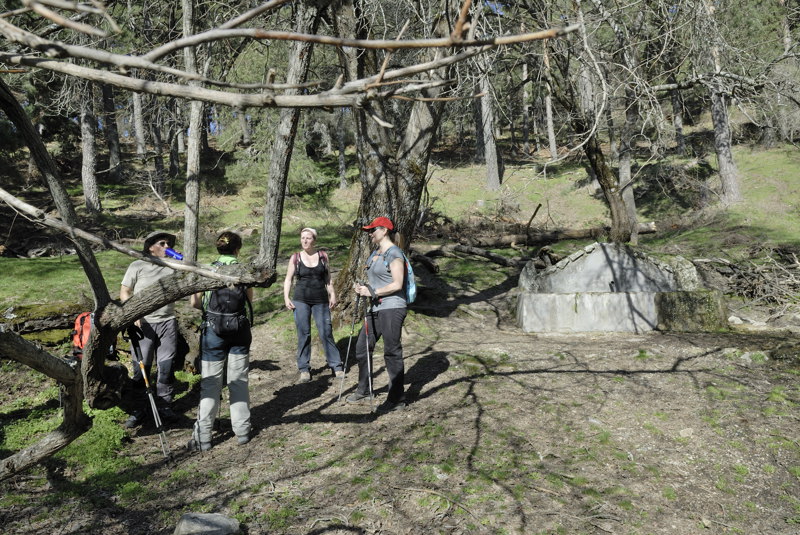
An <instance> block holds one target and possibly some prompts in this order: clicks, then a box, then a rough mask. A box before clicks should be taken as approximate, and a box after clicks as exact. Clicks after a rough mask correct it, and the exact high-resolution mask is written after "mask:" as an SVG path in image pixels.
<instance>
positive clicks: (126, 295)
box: [119, 284, 133, 303]
mask: <svg viewBox="0 0 800 535" xmlns="http://www.w3.org/2000/svg"><path fill="white" fill-rule="evenodd" d="M131 297H133V288H130V287H128V286H125V285H124V284H123V285H122V286H120V288H119V300H120V301H122V302H123V303H124V302H125V301H127V300H128V299H130V298H131Z"/></svg>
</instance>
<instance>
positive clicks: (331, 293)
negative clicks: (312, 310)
mask: <svg viewBox="0 0 800 535" xmlns="http://www.w3.org/2000/svg"><path fill="white" fill-rule="evenodd" d="M325 289H326V290H327V291H328V308H330V309H331V310H333V307H335V306H336V290H334V289H333V281H332V280H331V276H330V274H328V280H327V282H326V284H325Z"/></svg>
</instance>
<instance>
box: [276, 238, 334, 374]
mask: <svg viewBox="0 0 800 535" xmlns="http://www.w3.org/2000/svg"><path fill="white" fill-rule="evenodd" d="M316 243H317V231H316V230H314V229H313V228H308V227H307V228H304V229H303V230H301V231H300V247H301V248H302V250H301V251H300V252H297V253H294V254H293V255H292V256H291V258H289V265H288V266H287V268H286V278H285V279H284V281H283V301H284V303H285V305H286V308H288V309H289V310H291V311H293V312H294V323H295V326H296V327H297V369H298V370H299V372H300V378H299V382H301V383H307V382H309V381H310V380H311V316H312V315H313V316H314V323H316V325H317V331H318V332H319V337H320V341H321V342H322V346H323V348H324V351H325V359H326V360H327V363H328V367H330V368H331V370H332V371H333V373H334V375H335V376H336V377H341V376H342V375H344V371H343V367H342V359H341V356H340V355H339V349H338V348H337V347H336V342H335V341H334V340H333V327H332V326H331V309H332V308H333V307H335V306H336V293H335V292H334V290H333V282H332V281H331V275H330V270H329V269H328V256H327V255H326V254H325V252H324V251H317V250H316ZM294 279H297V282H296V284H295V289H294V295H293V297H292V299H290V298H289V293H290V291H291V289H292V281H293V280H294Z"/></svg>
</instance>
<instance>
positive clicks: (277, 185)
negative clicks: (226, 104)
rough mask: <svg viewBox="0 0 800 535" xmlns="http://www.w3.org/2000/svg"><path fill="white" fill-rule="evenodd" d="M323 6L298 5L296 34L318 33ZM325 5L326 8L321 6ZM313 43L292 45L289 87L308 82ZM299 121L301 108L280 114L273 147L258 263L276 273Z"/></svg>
mask: <svg viewBox="0 0 800 535" xmlns="http://www.w3.org/2000/svg"><path fill="white" fill-rule="evenodd" d="M319 4H321V5H316V6H312V5H308V4H306V3H305V2H298V3H297V4H296V9H297V11H296V13H295V31H297V32H298V33H316V31H317V27H318V25H319V22H320V19H321V16H322V10H323V9H324V8H325V5H327V2H320V3H319ZM322 4H324V5H322ZM312 50H313V46H312V44H311V43H308V42H302V41H297V42H295V43H293V44H292V52H291V53H290V55H289V58H288V59H289V65H288V68H287V72H286V83H287V84H293V85H298V84H301V83H302V82H303V81H305V79H306V76H307V74H308V66H309V65H310V62H311V52H312ZM299 92H300V91H299V90H298V89H293V90H290V94H299ZM299 120H300V110H299V109H298V108H284V109H282V110H281V111H280V119H279V123H278V128H277V131H276V132H275V138H274V141H273V145H272V150H271V157H270V163H269V176H268V179H267V180H268V183H267V198H266V202H265V203H264V219H263V221H262V231H261V241H260V244H259V252H258V258H257V260H256V263H257V264H258V265H259V266H263V267H265V268H266V269H270V270H274V269H275V268H276V266H277V263H278V247H279V245H280V237H281V226H282V225H281V224H282V220H283V203H284V200H285V197H286V185H287V182H288V179H289V164H290V162H291V158H292V151H293V150H294V142H295V138H296V136H297V125H298V122H299Z"/></svg>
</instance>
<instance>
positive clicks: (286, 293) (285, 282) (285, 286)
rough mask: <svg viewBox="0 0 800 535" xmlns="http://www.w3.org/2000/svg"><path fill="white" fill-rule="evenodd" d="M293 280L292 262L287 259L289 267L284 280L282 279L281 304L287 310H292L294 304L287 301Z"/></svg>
mask: <svg viewBox="0 0 800 535" xmlns="http://www.w3.org/2000/svg"><path fill="white" fill-rule="evenodd" d="M293 278H294V262H292V259H291V258H289V265H288V266H287V267H286V278H285V279H283V304H284V305H286V308H288V309H289V310H294V303H292V300H291V299H289V292H290V291H291V289H292V279H293Z"/></svg>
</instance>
